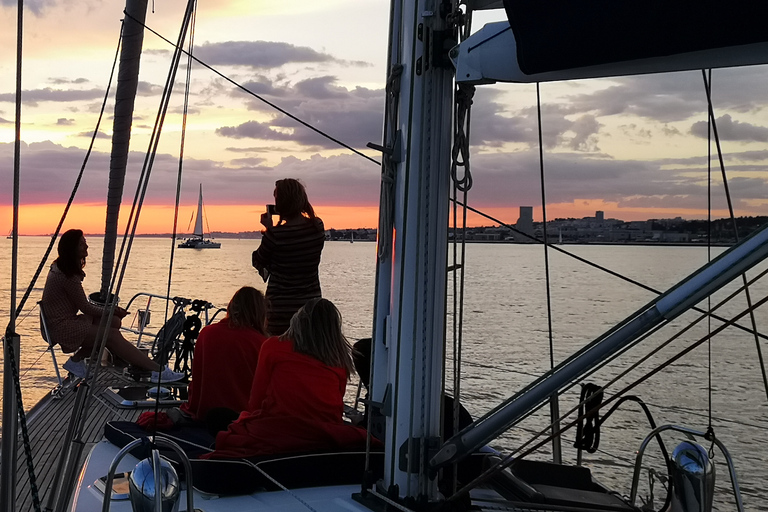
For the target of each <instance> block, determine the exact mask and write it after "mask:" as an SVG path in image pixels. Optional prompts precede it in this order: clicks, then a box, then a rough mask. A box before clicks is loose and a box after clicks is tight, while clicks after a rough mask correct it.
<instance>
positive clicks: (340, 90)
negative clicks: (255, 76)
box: [216, 76, 384, 148]
mask: <svg viewBox="0 0 768 512" xmlns="http://www.w3.org/2000/svg"><path fill="white" fill-rule="evenodd" d="M249 85H251V86H253V87H254V88H256V89H258V90H261V91H263V94H264V95H265V96H267V99H270V100H271V99H272V98H271V97H272V96H278V95H279V96H280V98H281V101H280V102H279V103H280V105H281V107H283V108H286V109H287V110H288V111H289V112H291V113H292V114H293V115H295V116H297V117H298V118H299V119H302V120H303V121H305V122H306V123H308V124H309V125H311V126H313V127H315V128H317V129H318V130H321V131H323V132H325V133H327V134H329V135H330V136H332V137H334V138H336V139H339V140H341V141H343V142H344V143H346V144H349V145H350V146H352V147H354V148H364V147H365V145H366V144H367V143H368V142H379V141H380V140H381V126H382V110H383V106H384V91H383V90H372V89H366V88H364V87H356V88H354V89H346V88H344V87H340V86H337V85H336V84H335V79H334V78H333V77H330V76H324V77H316V78H311V79H307V80H302V81H300V82H298V83H296V84H295V85H293V86H286V87H283V88H279V87H276V86H275V85H274V84H273V83H272V82H270V81H269V80H268V79H267V78H264V77H261V78H260V79H259V80H258V81H254V82H251V83H250V84H249ZM276 91H280V92H276ZM254 92H255V91H254ZM250 107H251V109H252V110H258V111H264V112H268V113H270V114H273V115H274V117H273V119H272V120H271V121H268V122H259V121H248V122H245V123H242V124H240V125H237V126H223V127H220V128H218V129H217V130H216V133H217V134H218V135H221V136H223V137H231V138H236V139H244V138H250V139H261V140H275V141H293V142H295V143H297V144H300V145H303V146H307V147H319V148H336V147H338V144H336V143H335V142H332V141H330V140H329V139H327V138H325V137H323V136H321V135H320V134H318V133H316V132H314V131H313V130H311V129H309V128H307V127H305V126H302V125H301V124H299V123H297V122H296V121H294V120H293V119H290V118H289V117H287V116H284V115H282V114H275V111H274V110H273V109H272V108H271V107H269V106H267V105H265V104H264V103H261V102H258V101H255V100H254V101H253V102H252V103H251V104H250Z"/></svg>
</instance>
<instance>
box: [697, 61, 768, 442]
mask: <svg viewBox="0 0 768 512" xmlns="http://www.w3.org/2000/svg"><path fill="white" fill-rule="evenodd" d="M708 74H709V83H708V84H707V83H705V87H708V88H709V90H710V94H711V92H712V70H711V69H709V70H708ZM707 261H712V118H710V117H709V113H707ZM707 311H712V296H711V295H708V296H707ZM707 332H712V317H709V316H708V317H707ZM758 346H759V345H758ZM707 408H708V409H709V414H708V418H709V429H710V430H711V429H712V340H711V339H710V340H708V341H707Z"/></svg>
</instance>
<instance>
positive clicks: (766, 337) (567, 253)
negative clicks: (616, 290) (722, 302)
mask: <svg viewBox="0 0 768 512" xmlns="http://www.w3.org/2000/svg"><path fill="white" fill-rule="evenodd" d="M459 204H461V203H459ZM466 207H467V210H469V211H471V212H472V213H476V214H477V215H480V216H481V217H484V218H486V219H488V220H490V221H492V222H495V223H496V224H498V225H499V226H504V227H505V228H507V229H510V230H512V231H514V232H515V233H517V234H519V235H521V236H524V237H526V238H527V239H529V240H531V241H533V242H536V243H538V244H544V243H547V242H545V241H543V240H541V239H539V238H536V237H535V236H532V235H528V234H526V233H523V232H522V231H520V230H519V229H517V228H515V227H514V226H513V225H511V224H507V223H505V222H504V221H502V220H499V219H498V218H496V217H494V216H492V215H489V214H487V213H485V212H483V211H481V210H478V209H477V208H474V207H472V206H469V205H466ZM548 245H549V248H550V249H552V250H554V251H557V252H559V253H561V254H564V255H565V256H568V257H569V258H572V259H574V260H576V261H579V262H581V263H584V264H585V265H589V266H590V267H592V268H595V269H597V270H600V271H602V272H605V273H606V274H608V275H611V276H614V277H617V278H619V279H621V280H622V281H625V282H627V283H630V284H633V285H635V286H637V287H639V288H642V289H643V290H647V291H649V292H653V293H655V294H656V295H661V294H662V293H663V292H662V291H660V290H657V289H656V288H653V287H652V286H648V285H647V284H644V283H641V282H640V281H638V280H636V279H632V278H631V277H628V276H625V275H623V274H620V273H619V272H616V271H614V270H611V269H609V268H608V267H605V266H603V265H600V264H598V263H595V262H594V261H590V260H588V259H586V258H582V257H581V256H579V255H577V254H574V253H572V252H570V251H567V250H565V249H563V248H562V247H558V246H556V245H552V244H548ZM691 309H692V310H693V311H696V312H697V313H706V311H704V310H703V309H700V308H699V307H698V306H694V307H692V308H691ZM712 318H714V319H715V320H717V321H719V322H726V321H727V320H726V319H725V318H723V317H721V316H718V315H712ZM733 327H736V328H737V329H740V330H742V331H744V332H748V333H750V334H754V335H755V336H758V337H760V338H762V339H764V340H768V335H766V334H763V333H761V332H759V331H757V330H753V329H750V328H749V327H745V326H743V325H741V324H734V325H733Z"/></svg>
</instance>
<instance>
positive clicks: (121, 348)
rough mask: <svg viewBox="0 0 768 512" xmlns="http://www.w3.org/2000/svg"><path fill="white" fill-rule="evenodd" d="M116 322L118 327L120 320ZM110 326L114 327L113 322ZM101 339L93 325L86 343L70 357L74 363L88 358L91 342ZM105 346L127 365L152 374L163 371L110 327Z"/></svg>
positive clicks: (95, 326)
mask: <svg viewBox="0 0 768 512" xmlns="http://www.w3.org/2000/svg"><path fill="white" fill-rule="evenodd" d="M116 320H117V325H120V319H116ZM112 324H113V325H114V322H113V323H112ZM97 336H98V337H97ZM101 337H102V333H101V331H100V330H99V326H98V325H95V324H93V325H92V326H91V332H89V333H88V337H87V338H86V339H87V340H88V342H87V343H86V344H84V345H83V346H82V347H80V350H78V351H77V352H76V353H75V354H74V355H73V356H72V359H73V360H75V361H79V360H81V359H83V358H84V357H87V356H89V355H90V354H91V348H92V347H93V340H95V339H98V340H101ZM106 346H107V348H108V349H109V351H110V352H112V354H113V355H115V356H117V357H119V358H121V359H123V360H124V361H125V362H127V363H128V364H131V365H133V366H136V367H138V368H141V369H143V370H149V371H153V372H159V371H162V369H163V368H162V367H161V366H160V365H159V364H157V363H156V362H154V361H152V360H151V359H150V358H149V357H147V356H146V355H144V353H143V352H142V351H141V350H139V349H138V348H136V346H135V345H133V343H131V342H130V341H128V340H126V339H125V338H123V335H122V334H120V331H119V330H118V329H117V328H115V327H112V328H111V329H110V330H109V335H108V337H107V345H106Z"/></svg>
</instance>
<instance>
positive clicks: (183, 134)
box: [153, 0, 197, 442]
mask: <svg viewBox="0 0 768 512" xmlns="http://www.w3.org/2000/svg"><path fill="white" fill-rule="evenodd" d="M194 4H195V5H194V6H193V7H192V19H191V21H190V25H189V43H188V45H189V46H188V47H189V53H188V54H189V55H192V49H193V48H194V46H195V27H196V24H195V22H196V21H197V0H194ZM191 77H192V59H191V58H189V57H188V58H187V69H186V80H185V82H184V106H183V112H182V117H181V140H180V142H179V170H178V172H177V174H176V200H175V203H174V207H173V233H172V234H171V255H170V258H169V261H168V285H167V287H166V292H165V296H166V297H170V296H171V283H172V282H173V279H172V278H173V258H174V255H175V254H176V230H177V229H178V222H179V202H180V199H181V176H182V171H183V169H184V142H185V140H186V136H187V117H188V114H189V86H190V82H191ZM170 302H171V301H169V300H166V301H165V318H164V321H163V325H165V324H166V323H167V322H168V308H169V306H170ZM160 363H161V364H165V361H164V358H161V359H160ZM158 386H159V384H158ZM159 412H160V400H156V401H155V435H156V434H157V418H158V413H159ZM153 442H154V437H153Z"/></svg>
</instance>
